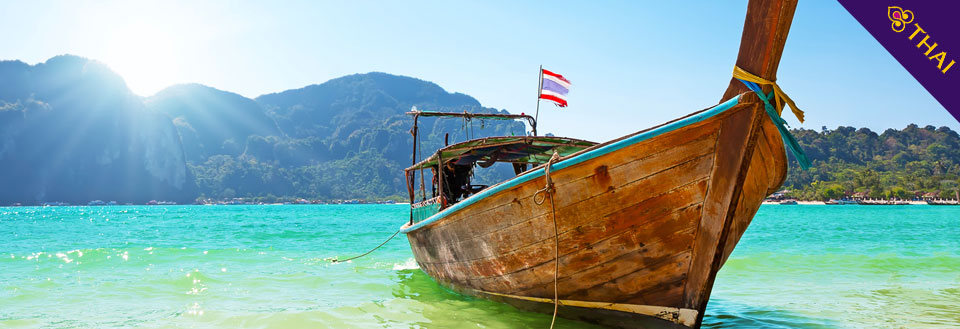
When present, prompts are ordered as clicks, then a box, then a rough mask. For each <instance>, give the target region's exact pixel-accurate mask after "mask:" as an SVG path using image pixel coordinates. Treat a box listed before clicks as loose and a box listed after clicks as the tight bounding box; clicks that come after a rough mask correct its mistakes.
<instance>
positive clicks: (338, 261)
mask: <svg viewBox="0 0 960 329" xmlns="http://www.w3.org/2000/svg"><path fill="white" fill-rule="evenodd" d="M397 234H400V230H397V231H396V232H393V235H391V236H390V237H389V238H387V241H384V242H383V243H381V244H380V245H379V246H377V247H376V248H373V249H370V251H367V252H365V253H363V255H360V256H356V257H350V258H347V259H344V260H338V259H334V260H332V262H334V263H343V262H348V261H351V260H354V259H357V258H360V257H363V256H366V255H369V254H370V253H371V252H373V251H374V250H377V249H380V247H383V245H385V244H387V242H390V240H392V239H393V237H395V236H397Z"/></svg>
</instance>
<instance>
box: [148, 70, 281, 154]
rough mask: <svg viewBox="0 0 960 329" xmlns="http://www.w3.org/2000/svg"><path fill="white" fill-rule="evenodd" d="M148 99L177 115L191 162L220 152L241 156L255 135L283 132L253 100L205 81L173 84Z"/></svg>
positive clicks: (152, 106) (160, 109) (159, 109)
mask: <svg viewBox="0 0 960 329" xmlns="http://www.w3.org/2000/svg"><path fill="white" fill-rule="evenodd" d="M145 103H146V106H147V108H148V109H150V110H152V111H154V112H158V113H163V114H166V115H167V116H169V117H171V118H173V124H174V126H176V128H177V132H178V133H179V134H180V137H181V138H182V140H183V145H184V152H185V154H186V158H187V161H189V162H191V163H202V162H204V161H206V160H207V158H209V157H210V156H213V155H219V154H224V155H230V156H238V155H240V154H242V153H243V150H244V146H245V145H246V143H247V138H248V137H250V136H251V135H258V136H280V135H281V133H280V129H279V128H278V127H277V124H276V123H275V122H274V121H273V119H271V118H269V117H267V115H266V114H265V113H264V111H263V109H262V108H260V105H258V104H257V103H256V102H254V101H253V100H251V99H249V98H246V97H243V96H240V95H237V94H234V93H231V92H226V91H222V90H218V89H214V88H211V87H207V86H204V85H199V84H184V85H176V86H172V87H169V88H166V89H164V90H162V91H160V92H159V93H157V94H156V95H153V96H151V97H149V98H147V99H146V101H145Z"/></svg>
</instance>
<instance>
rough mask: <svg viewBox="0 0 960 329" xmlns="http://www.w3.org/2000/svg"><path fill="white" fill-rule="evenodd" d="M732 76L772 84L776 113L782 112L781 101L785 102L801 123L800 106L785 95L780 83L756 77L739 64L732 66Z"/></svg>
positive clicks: (762, 83) (757, 82) (801, 113)
mask: <svg viewBox="0 0 960 329" xmlns="http://www.w3.org/2000/svg"><path fill="white" fill-rule="evenodd" d="M733 77H734V78H737V79H738V80H741V81H750V82H753V83H756V84H761V85H770V86H773V93H774V94H775V95H776V96H775V97H773V99H774V101H775V102H776V105H777V106H776V109H777V114H783V103H786V104H787V105H789V106H790V109H791V110H792V111H793V115H795V116H797V119H798V120H800V123H803V111H801V110H800V108H799V107H797V104H796V103H794V102H793V100H792V99H790V96H787V93H785V92H783V89H780V85H777V83H776V82H775V81H770V80H767V79H764V78H761V77H758V76H756V75H754V74H753V73H750V72H747V71H744V70H743V69H741V68H740V67H739V66H734V67H733Z"/></svg>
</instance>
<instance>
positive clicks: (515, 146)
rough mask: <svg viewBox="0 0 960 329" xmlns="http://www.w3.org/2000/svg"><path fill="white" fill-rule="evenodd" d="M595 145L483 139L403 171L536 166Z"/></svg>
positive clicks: (546, 138)
mask: <svg viewBox="0 0 960 329" xmlns="http://www.w3.org/2000/svg"><path fill="white" fill-rule="evenodd" d="M594 145H597V143H595V142H591V141H585V140H581V139H575V138H567V137H554V136H495V137H483V138H477V139H472V140H468V141H465V142H460V143H456V144H453V145H449V146H446V147H443V148H441V149H439V150H437V151H436V152H434V153H433V154H432V155H431V156H430V157H428V158H426V159H423V160H422V161H420V162H418V163H415V164H413V165H412V166H410V167H408V168H407V169H405V171H415V170H422V169H428V168H431V167H437V166H438V165H439V164H441V162H442V163H443V164H447V163H449V162H451V161H453V162H454V163H455V164H458V165H472V164H474V163H477V162H481V164H480V165H481V167H487V166H489V165H492V164H493V163H494V162H509V163H517V164H534V165H539V164H543V163H546V162H547V161H548V160H549V159H550V157H551V156H552V155H553V152H557V153H558V154H560V156H567V155H570V154H574V153H576V152H580V151H582V150H584V149H587V148H589V147H592V146H594Z"/></svg>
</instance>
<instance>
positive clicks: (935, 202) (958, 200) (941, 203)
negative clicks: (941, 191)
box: [927, 191, 960, 206]
mask: <svg viewBox="0 0 960 329" xmlns="http://www.w3.org/2000/svg"><path fill="white" fill-rule="evenodd" d="M954 193H956V194H957V198H956V199H953V200H944V199H935V200H934V199H930V200H927V204H928V205H931V206H960V191H956V192H954Z"/></svg>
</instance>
